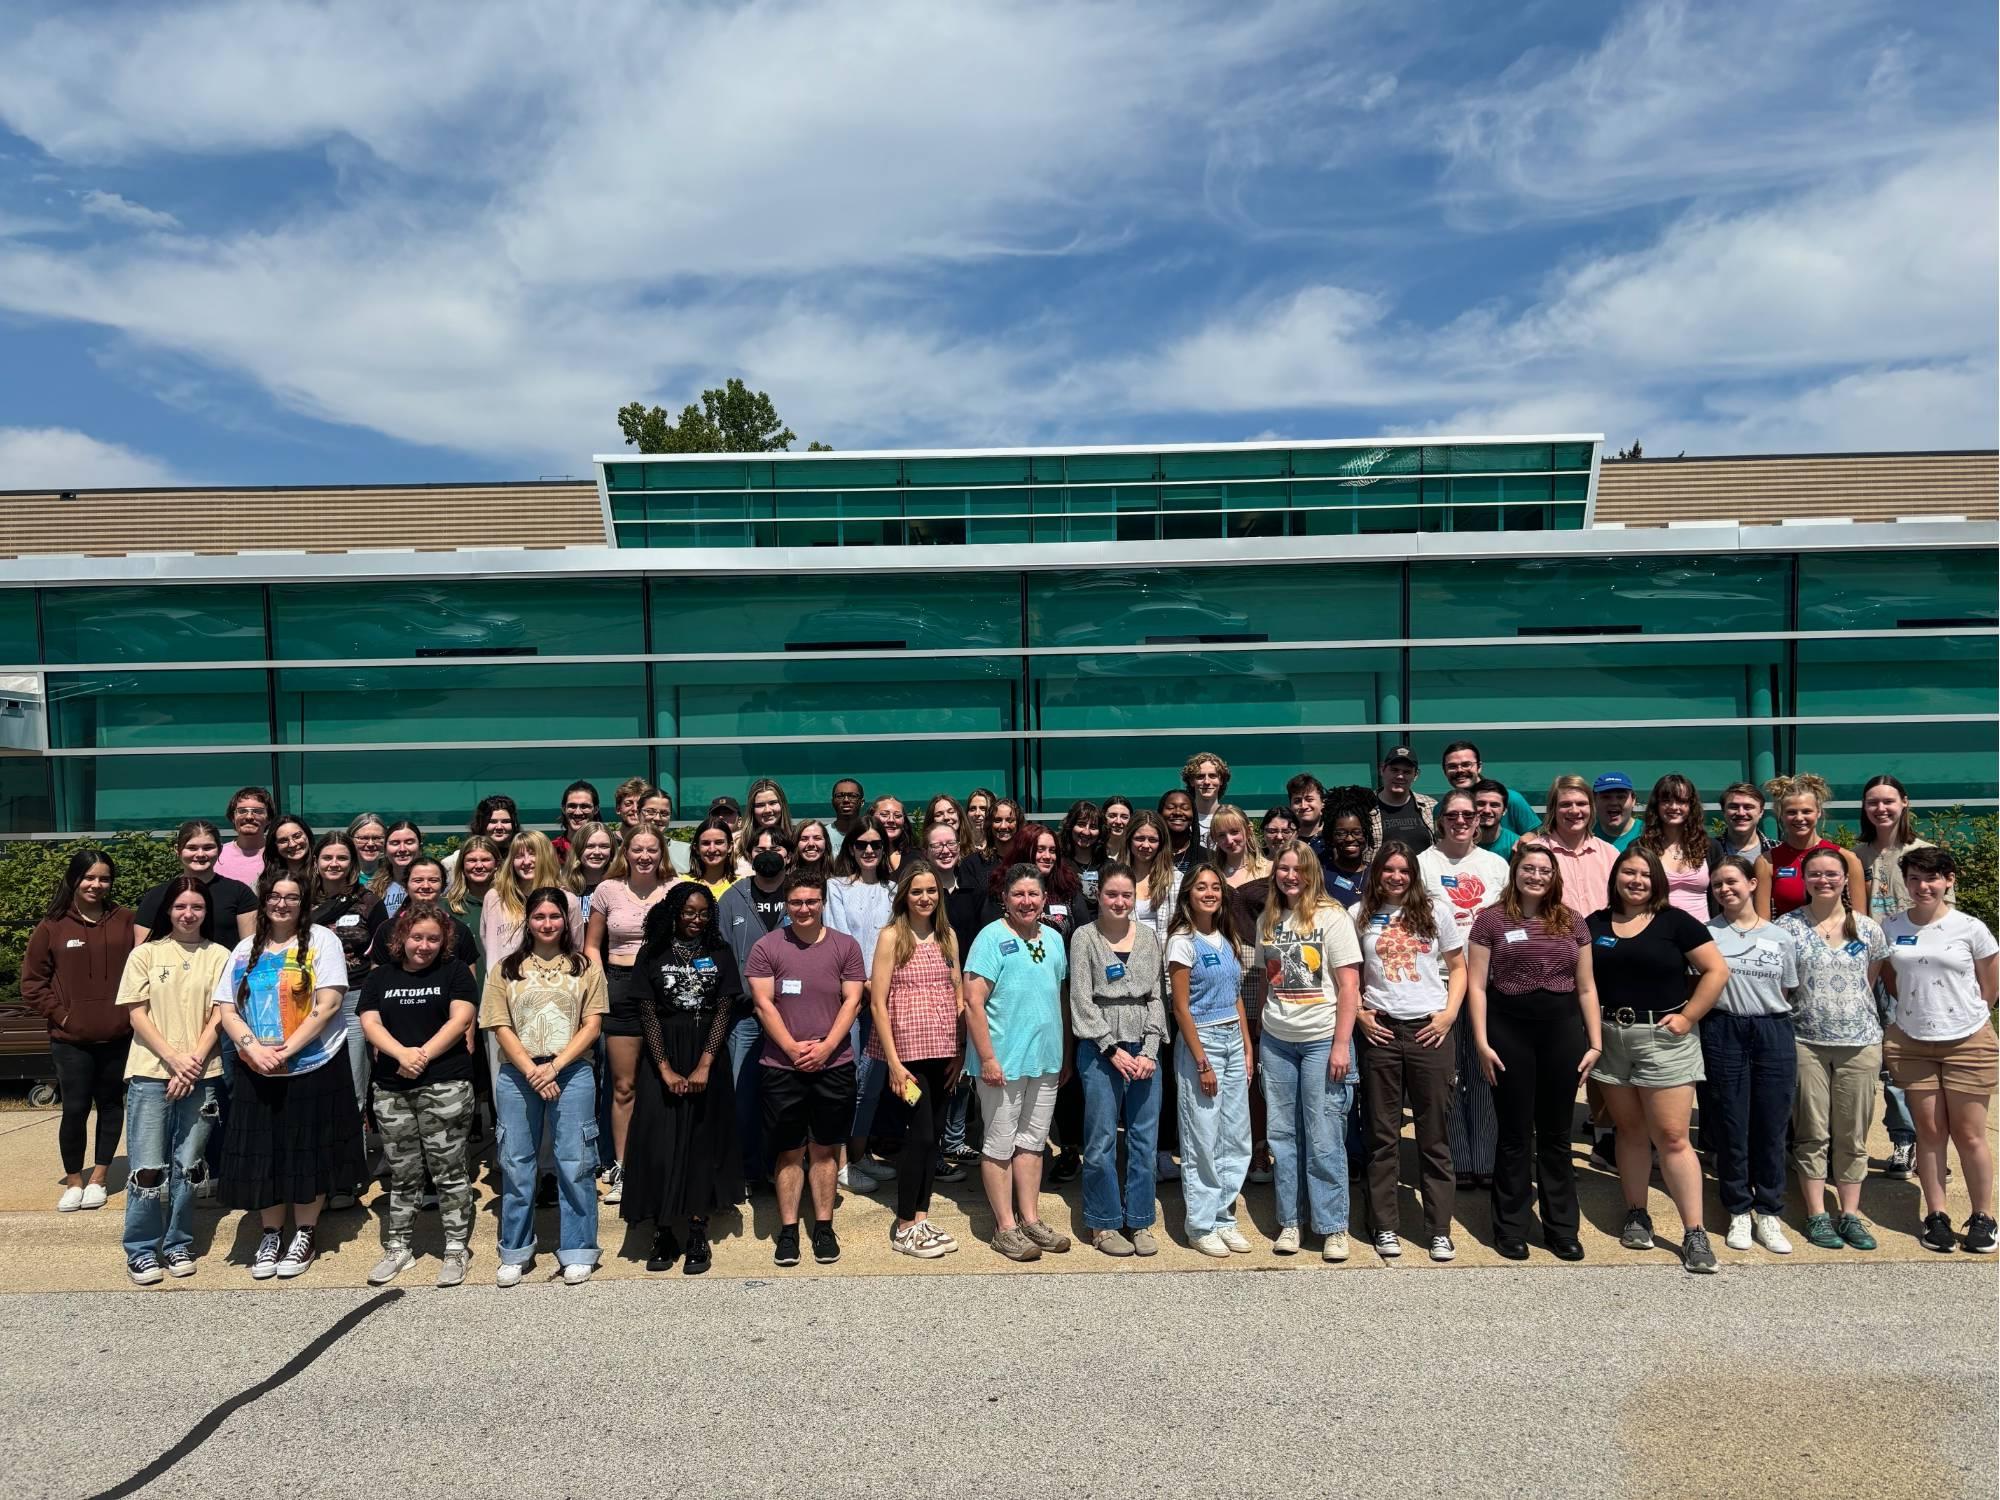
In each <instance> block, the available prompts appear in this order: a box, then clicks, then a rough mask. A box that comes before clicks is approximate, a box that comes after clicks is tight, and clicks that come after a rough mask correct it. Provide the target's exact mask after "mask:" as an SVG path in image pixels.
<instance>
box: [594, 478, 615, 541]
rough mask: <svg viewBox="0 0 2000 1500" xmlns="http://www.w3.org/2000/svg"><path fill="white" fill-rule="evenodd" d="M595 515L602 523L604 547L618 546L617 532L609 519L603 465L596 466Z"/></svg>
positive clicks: (607, 489) (609, 512) (609, 500)
mask: <svg viewBox="0 0 2000 1500" xmlns="http://www.w3.org/2000/svg"><path fill="white" fill-rule="evenodd" d="M597 514H598V516H599V517H600V518H601V519H602V520H603V522H604V545H605V546H607V547H616V546H617V545H618V531H617V527H616V525H615V523H614V522H613V521H612V519H611V490H610V488H609V486H608V485H607V483H606V481H605V478H604V465H603V464H599V465H598V466H597Z"/></svg>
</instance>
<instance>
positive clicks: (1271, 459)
mask: <svg viewBox="0 0 2000 1500" xmlns="http://www.w3.org/2000/svg"><path fill="white" fill-rule="evenodd" d="M1291 469H1292V465H1291V454H1290V453H1289V452H1287V451H1286V450H1285V449H1283V448H1276V449H1256V450H1253V451H1250V452H1224V453H1162V454H1161V455H1160V477H1161V478H1162V479H1283V478H1285V477H1286V476H1287V475H1288V474H1290V473H1291Z"/></svg>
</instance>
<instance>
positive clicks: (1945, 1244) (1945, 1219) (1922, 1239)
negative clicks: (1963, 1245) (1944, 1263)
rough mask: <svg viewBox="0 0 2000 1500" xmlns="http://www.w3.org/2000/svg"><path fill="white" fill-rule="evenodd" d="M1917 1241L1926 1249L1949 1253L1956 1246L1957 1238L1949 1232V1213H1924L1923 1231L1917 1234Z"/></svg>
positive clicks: (1944, 1253)
mask: <svg viewBox="0 0 2000 1500" xmlns="http://www.w3.org/2000/svg"><path fill="white" fill-rule="evenodd" d="M1917 1243H1918V1244H1919V1245H1922V1246H1923V1247H1924V1248H1925V1249H1926V1250H1935V1251H1937V1252H1938V1253H1939V1254H1940V1255H1949V1254H1951V1252H1952V1251H1953V1250H1955V1249H1956V1248H1958V1238H1957V1236H1956V1235H1954V1234H1953V1233H1952V1232H1951V1215H1950V1214H1947V1213H1935V1214H1925V1215H1924V1232H1923V1233H1922V1234H1920V1235H1918V1236H1917Z"/></svg>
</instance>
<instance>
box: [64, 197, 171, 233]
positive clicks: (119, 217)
mask: <svg viewBox="0 0 2000 1500" xmlns="http://www.w3.org/2000/svg"><path fill="white" fill-rule="evenodd" d="M77 206H78V207H79V208H81V209H82V210H83V211H84V212H85V213H87V214H89V215H90V216H91V217H92V218H94V219H108V220H110V221H111V222H112V223H114V224H129V225H131V226H132V227H133V228H134V229H178V228H180V227H181V221H180V220H179V219H176V218H175V217H174V216H173V215H172V214H170V213H164V212H162V211H161V210H159V209H157V208H148V207H146V205H145V204H143V203H134V202H133V201H132V200H131V199H130V198H123V197H120V196H119V195H118V194H117V193H107V192H103V191H100V190H98V189H96V188H93V189H91V191H89V192H87V193H85V194H84V195H83V197H82V198H80V199H78V200H77Z"/></svg>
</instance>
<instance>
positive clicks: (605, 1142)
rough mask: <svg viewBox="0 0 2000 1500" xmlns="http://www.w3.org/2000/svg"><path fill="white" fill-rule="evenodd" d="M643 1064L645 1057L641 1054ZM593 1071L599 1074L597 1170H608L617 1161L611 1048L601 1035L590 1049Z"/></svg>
mask: <svg viewBox="0 0 2000 1500" xmlns="http://www.w3.org/2000/svg"><path fill="white" fill-rule="evenodd" d="M640 1062H641V1064H643V1063H644V1062H645V1058H644V1057H643V1056H641V1058H640ZM590 1067H591V1071H592V1072H594V1073H595V1074H596V1075H597V1170H598V1171H600V1172H606V1171H609V1170H610V1169H611V1167H612V1166H613V1165H614V1164H615V1163H616V1162H617V1160H618V1154H617V1152H615V1151H614V1150H613V1149H612V1140H611V1049H610V1048H609V1047H607V1046H605V1045H604V1038H603V1037H601V1036H600V1037H599V1038H598V1039H597V1043H596V1045H595V1046H593V1047H592V1048H591V1049H590Z"/></svg>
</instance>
